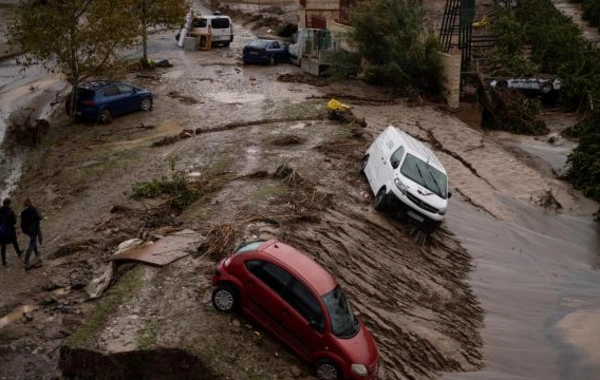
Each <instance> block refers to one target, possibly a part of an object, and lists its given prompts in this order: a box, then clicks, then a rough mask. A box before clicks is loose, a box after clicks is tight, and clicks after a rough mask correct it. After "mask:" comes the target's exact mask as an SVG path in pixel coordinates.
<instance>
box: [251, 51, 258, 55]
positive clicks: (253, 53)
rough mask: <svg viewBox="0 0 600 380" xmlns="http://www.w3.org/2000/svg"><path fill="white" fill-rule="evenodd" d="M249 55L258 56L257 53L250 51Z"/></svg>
mask: <svg viewBox="0 0 600 380" xmlns="http://www.w3.org/2000/svg"><path fill="white" fill-rule="evenodd" d="M250 55H258V52H257V51H251V52H250Z"/></svg>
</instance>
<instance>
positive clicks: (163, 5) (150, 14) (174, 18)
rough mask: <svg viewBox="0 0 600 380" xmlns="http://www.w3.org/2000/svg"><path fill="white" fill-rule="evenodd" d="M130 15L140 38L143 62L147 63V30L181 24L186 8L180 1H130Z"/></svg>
mask: <svg viewBox="0 0 600 380" xmlns="http://www.w3.org/2000/svg"><path fill="white" fill-rule="evenodd" d="M130 4H131V6H130V8H129V11H130V14H131V18H132V20H136V21H137V24H138V27H139V31H138V35H139V36H141V38H142V47H143V57H142V60H143V62H145V63H147V62H148V29H149V28H152V27H156V26H159V25H163V26H166V27H175V26H176V25H179V24H181V23H182V22H183V19H184V17H185V13H186V8H185V4H184V2H183V1H182V0H130ZM130 25H131V24H130Z"/></svg>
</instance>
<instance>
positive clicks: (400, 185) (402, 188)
mask: <svg viewBox="0 0 600 380" xmlns="http://www.w3.org/2000/svg"><path fill="white" fill-rule="evenodd" d="M394 184H395V185H396V187H397V188H398V190H400V191H401V192H402V194H406V192H407V191H408V187H406V185H405V184H403V183H402V181H400V179H398V178H396V179H394Z"/></svg>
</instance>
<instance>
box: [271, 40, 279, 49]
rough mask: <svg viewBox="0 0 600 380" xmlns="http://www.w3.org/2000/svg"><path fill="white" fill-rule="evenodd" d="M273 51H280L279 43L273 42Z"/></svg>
mask: <svg viewBox="0 0 600 380" xmlns="http://www.w3.org/2000/svg"><path fill="white" fill-rule="evenodd" d="M272 46H273V49H279V42H277V41H273V45H272Z"/></svg>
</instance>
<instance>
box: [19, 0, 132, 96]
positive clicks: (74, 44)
mask: <svg viewBox="0 0 600 380" xmlns="http://www.w3.org/2000/svg"><path fill="white" fill-rule="evenodd" d="M122 1H126V0H62V1H43V0H30V1H24V2H23V3H21V5H20V6H19V8H18V10H17V13H16V16H15V18H14V19H13V20H12V21H11V23H10V24H9V27H8V40H9V43H10V44H12V45H15V46H17V47H18V48H19V50H20V51H24V52H25V53H24V55H23V56H21V57H20V58H19V61H20V63H22V64H23V65H25V66H29V65H33V64H41V65H42V66H43V67H45V68H46V69H47V70H49V71H51V72H59V73H61V74H62V75H64V77H65V78H66V80H67V81H68V82H69V83H70V84H71V85H72V86H73V88H77V87H78V85H79V83H81V81H83V80H85V79H87V78H89V77H93V76H98V75H101V74H103V73H106V72H107V71H109V70H110V69H112V68H114V67H115V65H116V63H117V62H118V57H117V55H116V52H117V51H118V50H119V49H120V48H126V47H130V46H131V45H132V44H133V43H134V41H135V35H133V34H132V33H131V31H130V30H131V20H130V19H129V17H128V16H127V14H126V13H125V12H122V10H121V8H122V7H121V6H120V5H122V4H121V2H122ZM73 94H75V91H73ZM72 96H74V95H72ZM71 104H74V102H71Z"/></svg>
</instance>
